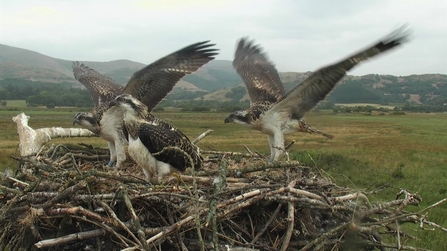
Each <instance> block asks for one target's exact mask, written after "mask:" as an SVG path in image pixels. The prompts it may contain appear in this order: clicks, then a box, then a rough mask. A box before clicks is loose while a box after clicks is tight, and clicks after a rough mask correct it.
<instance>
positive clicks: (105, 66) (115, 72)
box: [0, 44, 242, 91]
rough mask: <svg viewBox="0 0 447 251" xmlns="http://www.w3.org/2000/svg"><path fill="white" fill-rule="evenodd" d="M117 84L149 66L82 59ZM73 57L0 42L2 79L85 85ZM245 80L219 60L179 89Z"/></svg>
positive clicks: (215, 87) (188, 78)
mask: <svg viewBox="0 0 447 251" xmlns="http://www.w3.org/2000/svg"><path fill="white" fill-rule="evenodd" d="M80 62H82V63H84V64H86V65H87V66H89V67H91V68H93V69H95V70H96V71H98V72H100V73H101V74H104V75H105V76H107V77H110V78H112V79H114V80H115V81H116V82H117V83H119V84H121V85H125V84H126V83H127V81H128V80H129V79H130V77H131V76H132V74H133V73H134V72H135V71H137V70H139V69H141V68H143V67H144V66H145V65H144V64H142V63H138V62H133V61H129V60H114V61H110V62H92V61H80ZM71 66H72V60H63V59H57V58H52V57H49V56H46V55H43V54H40V53H38V52H34V51H30V50H26V49H21V48H17V47H12V46H8V45H2V44H0V80H2V79H11V78H15V79H26V80H31V81H41V82H49V83H59V82H70V83H73V84H75V85H79V86H81V84H80V83H78V82H77V81H76V80H75V79H74V77H73V72H72V70H71ZM240 83H242V80H241V79H240V77H239V75H238V74H237V73H236V72H235V71H234V70H233V67H232V65H231V61H228V60H215V61H212V62H210V63H209V64H207V65H205V66H204V67H203V68H201V69H200V70H199V71H198V72H196V73H194V74H191V75H188V76H186V77H185V78H183V80H182V81H181V83H179V84H178V85H176V88H184V89H187V90H205V91H214V90H218V89H220V88H222V87H225V86H234V85H236V84H240Z"/></svg>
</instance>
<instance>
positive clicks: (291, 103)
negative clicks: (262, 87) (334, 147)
mask: <svg viewBox="0 0 447 251" xmlns="http://www.w3.org/2000/svg"><path fill="white" fill-rule="evenodd" d="M408 35H409V32H408V30H406V28H405V26H404V27H401V28H399V29H397V30H395V31H394V32H392V33H391V34H389V35H388V36H386V37H385V38H384V39H382V40H381V41H380V42H378V43H376V44H374V45H372V46H370V47H368V48H366V49H364V50H362V51H361V52H358V53H356V54H354V55H352V56H349V57H347V58H346V59H343V60H341V61H339V62H338V63H335V64H332V65H329V66H326V67H323V68H321V69H319V70H317V71H316V72H314V73H313V74H311V75H310V76H309V77H308V78H307V79H305V80H304V81H303V82H302V83H300V84H299V85H298V86H296V87H295V88H293V89H292V90H290V91H289V92H288V93H287V94H286V95H285V96H284V98H282V99H281V100H279V101H278V102H277V103H276V104H275V105H274V106H273V107H272V108H271V109H270V110H269V111H268V112H267V113H266V115H267V114H270V115H272V114H273V113H274V112H280V111H287V112H289V113H291V116H292V117H293V118H295V119H300V118H302V117H303V116H304V114H305V113H306V112H308V111H310V110H311V109H312V108H314V107H315V106H316V104H317V103H318V102H319V101H320V100H322V99H324V98H325V97H326V95H327V94H328V93H329V92H330V91H331V90H332V89H333V88H334V87H335V85H336V84H337V83H338V81H339V80H340V79H341V78H343V77H344V76H345V75H346V72H347V71H349V70H350V69H352V68H353V67H355V66H356V65H357V64H359V63H360V62H363V61H365V60H368V59H369V58H372V57H374V56H376V55H379V54H381V53H382V52H385V51H388V50H391V49H393V48H395V47H397V46H399V45H401V44H402V43H403V42H405V41H407V38H408Z"/></svg>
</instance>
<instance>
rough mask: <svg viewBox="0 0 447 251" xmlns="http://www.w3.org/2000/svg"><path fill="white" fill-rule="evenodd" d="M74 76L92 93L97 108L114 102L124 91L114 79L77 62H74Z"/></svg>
mask: <svg viewBox="0 0 447 251" xmlns="http://www.w3.org/2000/svg"><path fill="white" fill-rule="evenodd" d="M73 74H74V77H75V79H76V80H78V81H79V82H80V83H81V84H83V85H84V86H85V88H87V90H88V91H89V92H90V95H91V96H92V99H93V102H94V103H95V107H98V106H100V105H101V104H102V103H104V102H109V101H111V100H113V99H114V98H115V97H116V96H117V95H119V94H120V93H121V92H122V91H123V89H124V87H123V86H120V85H118V84H117V83H116V82H115V81H113V80H112V79H110V78H108V77H106V76H104V75H102V74H101V73H99V72H97V71H95V70H93V69H92V68H90V67H88V66H86V65H84V64H82V63H79V62H77V61H76V62H73ZM107 105H108V104H107Z"/></svg>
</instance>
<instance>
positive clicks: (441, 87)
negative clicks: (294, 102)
mask: <svg viewBox="0 0 447 251" xmlns="http://www.w3.org/2000/svg"><path fill="white" fill-rule="evenodd" d="M82 63H85V64H86V65H88V66H89V67H91V68H93V69H95V70H97V71H98V72H100V73H102V74H104V75H106V76H108V77H110V78H112V79H114V80H115V81H117V82H118V83H119V84H121V85H125V84H126V83H127V81H128V80H129V78H130V76H131V75H132V74H133V73H134V72H135V71H137V70H139V69H141V68H142V67H144V66H145V65H144V64H142V63H138V62H133V61H129V60H114V61H110V62H93V61H82ZM71 65H72V61H71V60H63V59H57V58H52V57H49V56H46V55H43V54H40V53H38V52H34V51H30V50H26V49H21V48H16V47H12V46H7V45H1V44H0V86H2V85H3V86H4V85H5V84H6V83H7V84H11V82H13V81H14V80H17V81H19V80H20V81H22V82H23V81H25V80H26V81H27V82H29V83H32V82H47V83H63V84H67V83H68V84H71V85H72V86H76V87H81V86H82V85H81V84H80V83H78V82H77V81H76V80H75V79H74V77H73V73H72V71H71ZM309 74H311V72H306V73H300V72H282V73H280V77H281V80H282V81H283V83H284V86H285V89H286V90H289V89H291V88H293V87H294V86H296V85H297V84H298V83H300V82H301V81H302V80H303V79H304V78H306V77H307V76H308V75H309ZM242 82H243V81H242V79H241V78H240V77H239V75H238V74H237V73H236V71H235V70H234V69H233V66H232V62H231V61H229V60H213V61H211V62H209V63H208V64H206V65H205V66H204V67H202V68H201V69H200V70H198V71H197V72H195V73H194V74H191V75H188V76H185V77H184V78H183V79H182V80H181V81H180V82H179V83H178V84H177V85H176V87H175V90H174V92H173V94H172V95H169V97H171V98H175V99H176V100H177V99H180V100H181V99H196V100H208V101H209V100H211V101H212V100H219V101H245V100H247V99H248V95H247V93H246V91H245V88H244V86H243V85H241V84H242ZM185 91H188V92H199V93H197V94H194V95H193V94H186V93H184V92H185ZM182 93H184V94H185V95H182ZM174 94H175V95H174ZM329 100H331V101H332V102H335V103H404V102H410V103H416V104H430V105H443V104H445V103H447V75H443V74H424V75H410V76H392V75H377V74H369V75H365V76H347V77H345V78H344V79H343V80H342V82H341V83H340V84H339V85H338V86H337V87H336V88H335V89H334V91H333V92H332V93H331V94H330V96H329Z"/></svg>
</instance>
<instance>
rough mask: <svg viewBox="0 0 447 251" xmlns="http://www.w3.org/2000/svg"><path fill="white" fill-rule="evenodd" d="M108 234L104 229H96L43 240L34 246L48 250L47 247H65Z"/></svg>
mask: <svg viewBox="0 0 447 251" xmlns="http://www.w3.org/2000/svg"><path fill="white" fill-rule="evenodd" d="M106 233H107V231H106V230H104V229H95V230H90V231H85V232H80V233H75V234H69V235H66V236H62V237H58V238H54V239H48V240H42V241H39V242H37V243H35V244H34V246H35V247H36V248H46V247H52V246H57V245H63V244H66V243H69V242H72V241H82V240H85V239H90V238H94V237H98V236H102V235H105V234H106Z"/></svg>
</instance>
